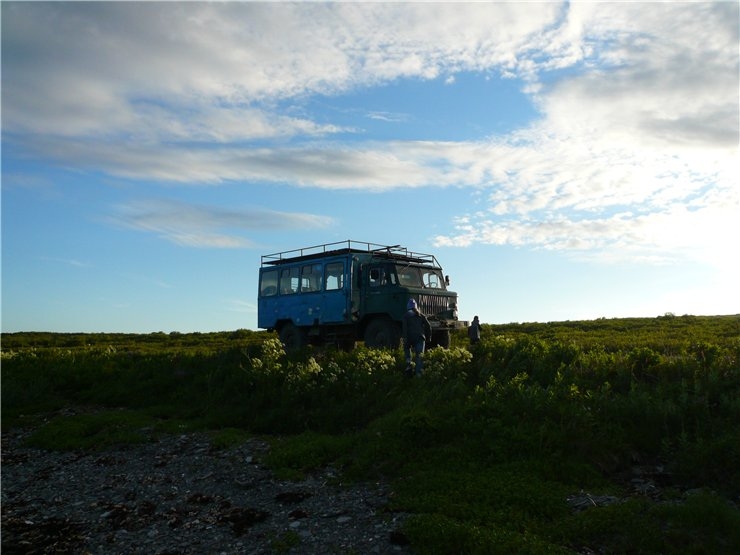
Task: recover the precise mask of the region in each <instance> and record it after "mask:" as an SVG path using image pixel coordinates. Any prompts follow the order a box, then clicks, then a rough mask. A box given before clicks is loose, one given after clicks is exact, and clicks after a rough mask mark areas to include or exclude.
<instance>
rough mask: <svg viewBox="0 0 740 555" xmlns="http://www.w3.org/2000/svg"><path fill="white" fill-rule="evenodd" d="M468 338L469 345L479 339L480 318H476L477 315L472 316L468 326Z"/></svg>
mask: <svg viewBox="0 0 740 555" xmlns="http://www.w3.org/2000/svg"><path fill="white" fill-rule="evenodd" d="M468 339H470V344H471V345H475V344H476V343H478V341H480V320H478V317H477V316H476V317H475V318H473V321H472V322H471V323H470V326H468Z"/></svg>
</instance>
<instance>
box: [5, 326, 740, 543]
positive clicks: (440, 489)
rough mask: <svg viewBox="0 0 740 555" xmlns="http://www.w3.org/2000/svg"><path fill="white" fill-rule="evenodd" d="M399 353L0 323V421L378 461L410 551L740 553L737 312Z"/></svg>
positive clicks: (308, 463) (46, 438)
mask: <svg viewBox="0 0 740 555" xmlns="http://www.w3.org/2000/svg"><path fill="white" fill-rule="evenodd" d="M403 366H404V364H403V359H402V354H401V352H400V351H398V352H391V351H383V350H372V349H366V348H364V347H363V346H361V345H358V347H357V348H356V349H355V350H354V351H351V352H345V351H342V350H334V349H327V348H324V349H321V350H318V349H307V350H304V351H302V352H298V353H291V354H289V355H287V354H286V353H285V351H284V350H283V348H282V346H281V344H280V342H279V340H278V339H277V338H276V336H275V335H273V334H270V333H267V332H252V331H248V330H238V331H236V332H228V333H227V332H224V333H208V334H197V333H196V334H179V333H171V334H164V333H155V334H148V335H128V334H49V333H19V334H3V336H2V426H3V429H8V428H9V427H14V426H29V425H33V426H34V430H35V431H34V433H33V434H31V435H30V436H29V438H28V442H29V443H30V444H31V445H34V446H37V447H39V448H43V449H61V450H68V449H101V448H104V447H105V446H106V445H110V444H111V443H116V442H135V441H146V440H147V438H148V437H151V434H152V430H154V431H155V432H156V433H162V434H165V433H172V432H179V433H181V432H182V431H183V430H195V429H198V430H203V429H206V430H209V431H210V433H212V437H213V442H214V446H216V447H218V446H219V445H220V446H224V445H229V444H231V443H233V442H239V441H244V440H245V438H247V437H249V436H250V435H260V436H262V437H265V438H267V439H268V440H269V441H270V442H271V445H272V449H271V450H270V452H269V455H267V456H266V459H265V460H264V461H263V462H264V463H265V464H267V465H269V466H270V467H271V468H273V469H274V471H275V472H277V473H278V474H279V475H281V476H283V477H285V478H298V477H300V476H301V475H303V474H305V473H309V472H311V471H313V470H315V469H318V468H322V467H324V466H326V465H332V466H333V467H335V468H336V469H339V470H340V471H341V477H342V479H343V480H377V479H381V478H382V479H385V480H387V481H390V482H391V484H392V485H393V490H394V495H393V496H392V498H391V501H390V506H389V510H391V511H403V512H406V513H409V514H410V515H411V516H410V517H409V518H408V519H407V520H406V522H405V525H404V529H403V530H402V531H401V533H402V535H403V536H404V537H406V538H407V539H408V541H410V543H411V546H412V548H413V549H414V551H415V552H418V553H420V554H453V553H454V554H459V553H470V554H478V553H480V554H490V553H514V552H515V553H571V552H580V553H728V554H729V553H733V554H734V553H740V509H739V508H738V504H739V503H740V470H739V469H740V316H722V317H694V316H674V315H671V314H666V315H665V316H662V317H658V318H653V319H601V320H594V321H579V322H557V323H546V324H510V325H486V324H484V325H483V328H482V337H481V342H480V343H479V344H478V345H476V346H475V347H474V348H470V347H469V346H468V343H467V338H466V337H465V333H464V331H462V332H460V333H458V334H455V335H453V337H452V346H451V348H450V349H448V350H444V349H433V350H431V351H429V352H427V354H426V374H425V375H424V376H423V377H422V378H419V379H416V378H415V379H407V378H405V377H404V376H403V372H402V369H403ZM69 407H74V408H76V409H77V410H75V411H73V412H72V411H68V410H61V409H65V408H69ZM88 409H89V410H88ZM143 430H147V433H146V434H144V433H143ZM637 470H639V471H640V473H641V474H636V471H637ZM635 476H638V479H635ZM640 476H642V478H640ZM574 499H575V500H578V499H581V500H584V501H585V502H584V503H580V504H579V503H574ZM605 500H608V502H606V501H605Z"/></svg>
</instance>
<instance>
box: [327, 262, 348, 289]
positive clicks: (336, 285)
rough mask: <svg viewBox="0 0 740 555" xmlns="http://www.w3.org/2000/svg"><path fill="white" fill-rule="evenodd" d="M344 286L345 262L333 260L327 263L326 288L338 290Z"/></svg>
mask: <svg viewBox="0 0 740 555" xmlns="http://www.w3.org/2000/svg"><path fill="white" fill-rule="evenodd" d="M343 287H344V263H342V262H332V263H331V264H327V265H326V290H327V291H336V290H337V289H342V288H343Z"/></svg>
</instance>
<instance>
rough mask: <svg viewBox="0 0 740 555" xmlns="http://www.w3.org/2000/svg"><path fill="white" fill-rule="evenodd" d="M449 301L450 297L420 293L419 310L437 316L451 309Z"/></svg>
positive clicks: (427, 314)
mask: <svg viewBox="0 0 740 555" xmlns="http://www.w3.org/2000/svg"><path fill="white" fill-rule="evenodd" d="M448 301H449V299H448V297H440V296H439V295H419V298H418V299H417V301H416V302H417V303H418V304H419V310H420V311H421V313H422V314H424V315H426V316H436V315H438V314H440V313H442V312H446V311H447V310H448V309H449V307H448Z"/></svg>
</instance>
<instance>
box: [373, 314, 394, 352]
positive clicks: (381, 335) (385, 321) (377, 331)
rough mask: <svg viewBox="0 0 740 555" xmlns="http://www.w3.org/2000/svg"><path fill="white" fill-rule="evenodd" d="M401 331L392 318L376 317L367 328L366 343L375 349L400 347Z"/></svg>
mask: <svg viewBox="0 0 740 555" xmlns="http://www.w3.org/2000/svg"><path fill="white" fill-rule="evenodd" d="M400 344H401V331H400V330H399V327H398V324H396V323H395V322H394V321H393V320H391V319H390V318H376V319H375V320H373V321H372V322H370V323H369V324H368V325H367V328H365V345H366V346H367V347H372V348H375V349H398V346H399V345H400Z"/></svg>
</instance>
